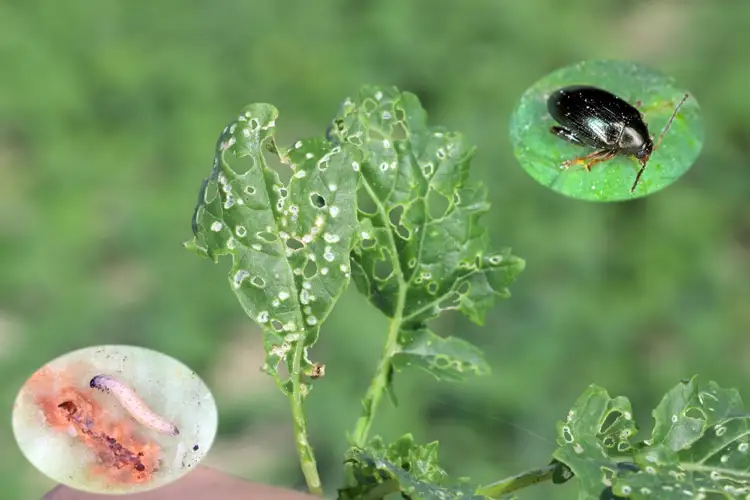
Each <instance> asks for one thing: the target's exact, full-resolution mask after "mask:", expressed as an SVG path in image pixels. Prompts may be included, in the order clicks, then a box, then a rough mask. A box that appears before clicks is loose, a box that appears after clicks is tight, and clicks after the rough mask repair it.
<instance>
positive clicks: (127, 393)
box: [89, 375, 180, 436]
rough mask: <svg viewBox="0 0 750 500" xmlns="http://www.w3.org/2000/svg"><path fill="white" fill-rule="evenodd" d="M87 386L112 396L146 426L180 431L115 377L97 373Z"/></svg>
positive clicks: (164, 432)
mask: <svg viewBox="0 0 750 500" xmlns="http://www.w3.org/2000/svg"><path fill="white" fill-rule="evenodd" d="M89 386H90V387H91V388H93V389H99V390H100V391H103V392H106V393H108V394H111V395H112V396H114V397H115V399H117V401H118V402H119V403H120V404H121V405H122V407H123V408H125V410H127V412H128V413H130V414H131V415H132V416H133V418H134V419H136V420H137V421H138V422H139V423H141V424H143V425H145V426H146V427H149V428H151V429H154V430H155V431H157V432H160V433H162V434H169V435H171V436H176V435H178V434H179V433H180V431H179V430H178V429H177V426H176V425H174V424H173V423H172V422H170V421H169V420H167V419H165V418H164V417H162V416H160V415H158V414H157V413H154V411H153V410H151V408H149V407H148V405H146V403H144V402H143V400H142V399H141V398H140V397H139V396H138V394H137V393H136V392H135V391H134V390H133V389H132V388H131V387H129V386H128V385H127V384H125V383H123V382H121V381H119V380H117V379H116V378H114V377H111V376H109V375H97V376H95V377H94V378H92V379H91V382H89Z"/></svg>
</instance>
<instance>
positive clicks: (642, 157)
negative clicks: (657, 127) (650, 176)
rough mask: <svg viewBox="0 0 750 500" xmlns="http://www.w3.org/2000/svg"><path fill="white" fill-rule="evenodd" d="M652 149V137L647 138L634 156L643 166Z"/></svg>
mask: <svg viewBox="0 0 750 500" xmlns="http://www.w3.org/2000/svg"><path fill="white" fill-rule="evenodd" d="M653 150H654V141H653V139H651V138H649V140H648V141H646V142H645V143H644V144H643V147H642V148H641V149H639V150H638V152H636V153H635V155H634V156H635V157H636V159H637V160H638V161H639V162H640V163H641V165H642V166H644V167H645V166H646V163H647V162H648V159H649V157H650V156H651V152H652V151H653Z"/></svg>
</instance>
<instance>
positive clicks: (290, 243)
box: [286, 238, 305, 250]
mask: <svg viewBox="0 0 750 500" xmlns="http://www.w3.org/2000/svg"><path fill="white" fill-rule="evenodd" d="M286 246H287V247H289V248H291V249H292V250H299V249H300V248H304V247H305V244H304V243H302V242H301V241H300V240H298V239H297V238H289V239H287V240H286Z"/></svg>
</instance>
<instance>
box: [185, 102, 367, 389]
mask: <svg viewBox="0 0 750 500" xmlns="http://www.w3.org/2000/svg"><path fill="white" fill-rule="evenodd" d="M277 116H278V110H277V109H276V108H275V107H274V106H272V105H270V104H253V105H250V106H248V107H246V108H245V109H244V110H243V111H242V113H241V114H240V115H239V117H238V118H237V119H236V120H235V121H233V122H232V123H231V124H230V125H228V126H227V127H226V128H225V129H224V131H223V133H222V134H221V136H220V138H219V141H218V144H217V149H216V155H215V158H214V167H213V171H212V172H211V175H210V176H209V177H208V178H207V179H206V180H205V181H204V183H203V186H202V189H201V191H200V197H199V200H198V205H197V207H196V210H195V214H194V217H193V232H194V236H195V237H194V239H193V240H192V241H191V242H189V243H187V244H186V246H188V247H189V248H191V249H192V250H194V251H196V252H197V253H199V254H200V255H204V256H207V257H209V258H211V259H212V260H214V261H215V262H216V261H217V260H218V257H219V256H221V255H226V254H228V255H230V256H231V257H232V261H233V263H232V269H231V272H230V274H229V283H230V285H231V288H232V290H233V291H234V293H235V294H236V296H237V298H238V299H239V301H240V303H241V304H242V307H243V308H244V309H245V311H246V313H247V314H248V315H249V316H250V317H251V318H253V319H254V320H255V322H256V323H257V324H258V325H260V327H261V328H262V329H263V331H264V344H265V348H266V364H265V366H264V370H265V371H266V372H268V373H269V374H270V375H272V376H273V377H274V378H275V379H276V380H277V382H278V383H279V385H280V387H282V389H285V390H287V392H288V389H289V387H290V386H289V383H290V382H289V381H288V380H282V379H281V378H280V376H279V373H278V365H279V364H280V363H281V362H283V361H286V363H287V365H288V368H289V372H290V373H292V372H293V370H292V359H291V358H292V356H287V354H288V353H289V352H292V351H295V350H296V349H298V348H304V349H306V348H307V347H309V346H311V345H312V344H314V343H315V341H316V339H317V335H318V330H319V328H320V325H321V323H322V322H323V321H324V320H325V319H326V317H327V316H328V314H329V312H330V311H331V308H332V307H333V305H334V303H335V302H336V300H337V298H338V297H339V295H340V294H341V293H342V291H343V290H344V288H345V287H346V286H347V284H348V283H349V278H350V265H349V254H350V252H351V248H352V246H353V236H354V234H355V230H356V227H357V219H356V195H355V193H356V183H357V175H356V172H355V171H354V169H353V167H352V165H353V164H354V165H357V164H358V162H360V161H361V158H360V156H359V155H360V153H359V151H358V150H357V148H355V147H352V146H351V145H349V144H342V145H339V146H333V145H331V144H330V143H329V142H328V141H326V140H324V139H323V138H315V139H307V140H302V141H298V142H297V143H296V144H294V146H293V147H291V148H289V149H280V148H278V147H277V145H276V143H275V139H274V134H275V130H276V129H275V123H276V118H277ZM264 150H265V151H267V152H270V153H271V154H274V155H276V156H277V157H278V160H279V161H280V163H281V168H282V169H289V170H288V171H286V172H282V173H288V174H290V180H289V182H288V183H287V184H284V183H283V182H282V180H281V177H280V175H279V172H278V171H277V170H275V169H274V168H271V167H270V166H269V163H268V162H267V161H266V158H265V157H264V155H263V152H264ZM298 361H299V366H298V367H296V368H297V370H302V371H304V372H306V373H311V374H312V372H313V371H316V366H317V367H319V366H320V365H314V364H312V363H310V362H309V361H308V360H307V357H306V356H303V357H302V358H301V359H298ZM317 371H320V370H317Z"/></svg>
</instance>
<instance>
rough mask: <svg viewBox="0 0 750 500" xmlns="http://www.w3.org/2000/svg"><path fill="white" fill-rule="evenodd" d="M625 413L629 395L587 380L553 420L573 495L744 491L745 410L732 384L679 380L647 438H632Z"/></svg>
mask: <svg viewBox="0 0 750 500" xmlns="http://www.w3.org/2000/svg"><path fill="white" fill-rule="evenodd" d="M629 416H630V404H629V403H628V401H627V399H625V398H614V399H612V398H609V396H608V395H607V393H606V392H605V391H604V390H603V389H600V388H598V387H595V386H592V387H590V388H589V389H588V390H587V391H586V392H585V393H584V394H583V395H582V396H581V397H580V398H579V399H578V401H577V402H576V404H575V406H574V407H573V409H572V410H571V412H570V414H569V416H568V419H567V421H566V422H561V423H560V424H558V431H559V439H558V442H559V443H560V448H558V450H557V451H556V452H555V454H554V456H555V458H556V459H558V460H560V461H561V462H563V463H564V464H565V465H567V466H568V467H570V469H571V470H572V471H573V472H574V473H575V478H576V480H577V481H578V483H579V485H580V488H581V495H580V496H579V498H591V499H593V498H630V499H634V500H635V499H655V498H658V499H678V498H679V499H683V498H704V499H706V498H737V499H746V498H747V495H748V494H750V472H749V471H750V415H749V414H748V413H747V411H746V410H745V409H744V406H743V404H742V400H741V398H740V396H739V394H738V393H737V391H736V390H731V389H722V388H721V387H719V386H718V385H717V384H716V383H714V382H709V383H708V384H705V385H701V384H698V382H697V379H696V378H693V379H691V380H689V381H686V382H681V383H680V384H678V385H677V386H676V387H674V388H673V389H672V390H670V391H669V392H668V393H667V395H666V396H665V397H664V398H663V399H662V401H661V403H660V404H659V406H658V407H657V408H656V410H654V418H655V420H656V423H655V426H654V431H653V434H652V436H651V438H650V439H649V440H647V441H643V442H641V443H637V444H635V445H632V444H631V443H630V438H631V437H632V436H633V435H634V434H635V431H636V428H635V425H634V424H633V423H632V422H631V421H630V418H629ZM711 495H713V496H711Z"/></svg>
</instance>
